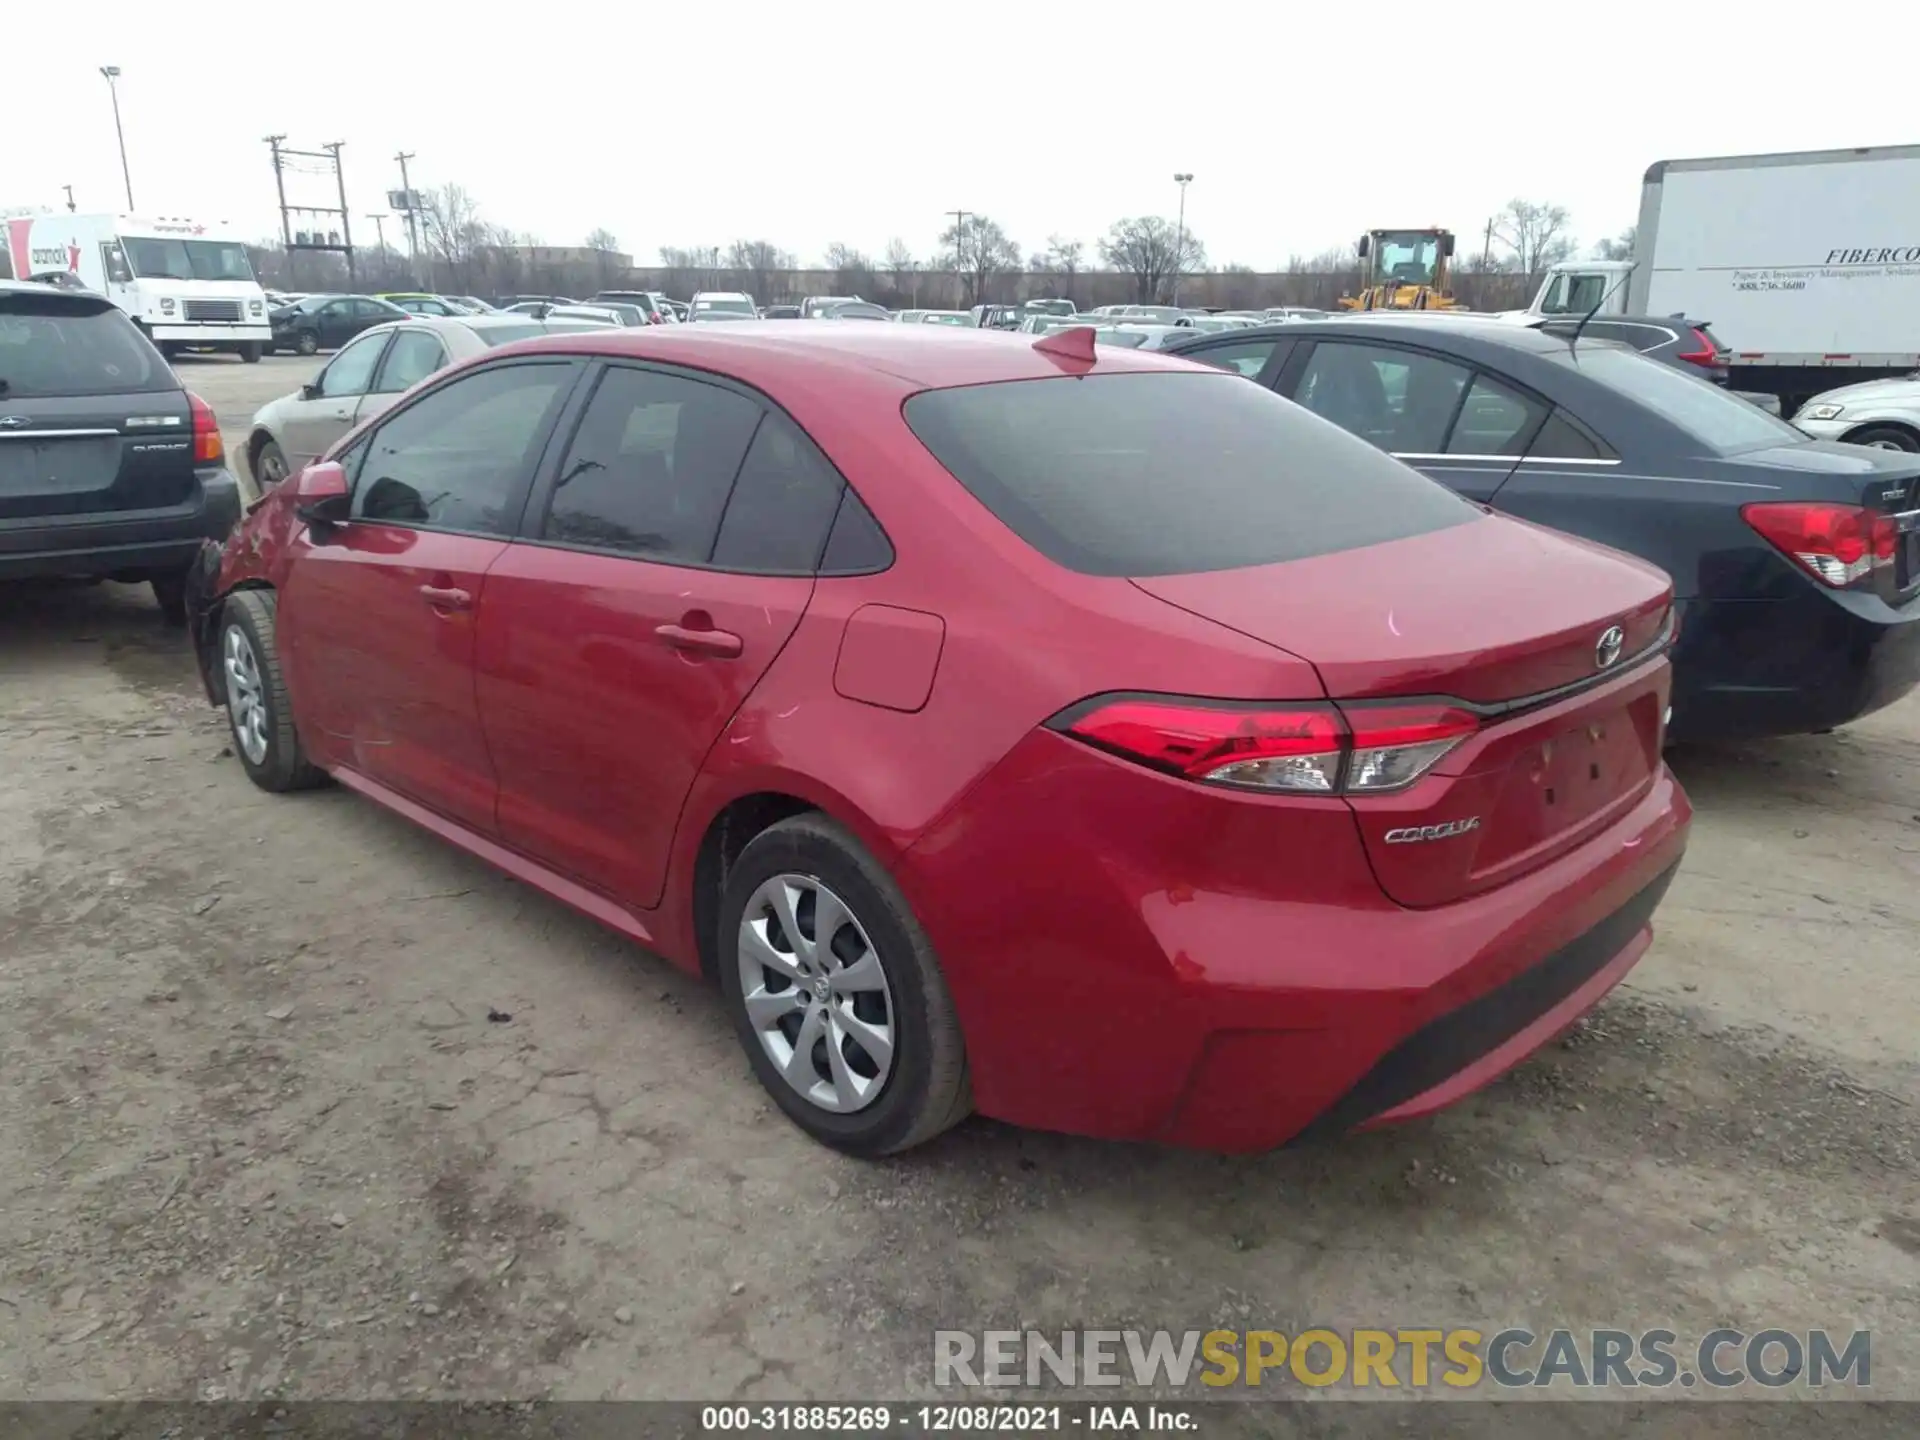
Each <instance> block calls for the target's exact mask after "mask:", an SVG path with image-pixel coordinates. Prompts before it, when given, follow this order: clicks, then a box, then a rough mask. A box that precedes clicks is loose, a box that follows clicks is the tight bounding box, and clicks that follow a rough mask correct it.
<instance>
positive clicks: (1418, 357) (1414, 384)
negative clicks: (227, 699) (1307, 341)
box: [1293, 341, 1468, 455]
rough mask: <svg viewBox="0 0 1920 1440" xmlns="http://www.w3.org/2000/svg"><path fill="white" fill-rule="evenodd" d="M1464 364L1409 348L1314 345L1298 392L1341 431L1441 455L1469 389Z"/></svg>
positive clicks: (1405, 450) (1401, 449)
mask: <svg viewBox="0 0 1920 1440" xmlns="http://www.w3.org/2000/svg"><path fill="white" fill-rule="evenodd" d="M1467 379H1468V373H1467V370H1466V369H1465V367H1463V366H1460V365H1455V364H1452V363H1451V362H1449V361H1446V360H1441V359H1437V358H1436V357H1434V356H1431V355H1422V354H1419V353H1417V352H1415V351H1411V350H1396V349H1392V348H1389V347H1388V346H1384V345H1355V344H1349V343H1347V342H1345V341H1335V342H1323V343H1321V344H1319V345H1316V346H1315V347H1314V350H1313V355H1312V357H1311V358H1310V359H1309V360H1308V362H1307V367H1306V369H1305V371H1303V372H1302V374H1301V376H1300V383H1299V384H1298V385H1297V386H1296V387H1295V389H1294V395H1293V398H1294V399H1295V400H1296V401H1297V402H1298V403H1300V404H1302V405H1304V406H1306V407H1307V409H1309V410H1311V411H1313V413H1314V414H1316V415H1319V416H1322V417H1323V418H1325V419H1328V420H1331V421H1333V423H1334V424H1336V425H1338V426H1339V427H1340V428H1341V429H1342V430H1346V431H1348V432H1350V433H1351V434H1354V435H1358V436H1360V437H1361V438H1362V439H1363V440H1371V441H1372V442H1373V443H1374V444H1376V445H1378V446H1379V447H1380V448H1381V449H1382V450H1390V451H1393V452H1394V453H1396V454H1400V455H1437V454H1439V453H1440V452H1441V450H1442V449H1443V448H1444V447H1445V445H1446V440H1447V430H1448V427H1449V426H1450V425H1451V424H1452V423H1453V415H1454V411H1455V409H1456V408H1457V407H1458V406H1459V404H1460V392H1461V391H1462V390H1464V389H1465V388H1466V385H1467Z"/></svg>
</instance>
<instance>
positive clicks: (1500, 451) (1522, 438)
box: [1447, 375, 1547, 456]
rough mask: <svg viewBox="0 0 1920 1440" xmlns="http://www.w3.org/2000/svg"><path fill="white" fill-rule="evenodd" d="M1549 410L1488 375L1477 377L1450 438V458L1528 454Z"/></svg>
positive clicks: (1448, 444) (1461, 406)
mask: <svg viewBox="0 0 1920 1440" xmlns="http://www.w3.org/2000/svg"><path fill="white" fill-rule="evenodd" d="M1546 413H1547V407H1546V406H1545V405H1543V404H1541V403H1540V402H1539V401H1538V400H1530V399H1528V398H1527V397H1526V396H1524V395H1521V394H1520V393H1519V392H1518V391H1516V390H1511V389H1509V388H1508V387H1507V386H1505V385H1502V384H1501V383H1500V382H1499V381H1498V380H1495V379H1493V378H1492V377H1491V376H1488V375H1476V376H1474V377H1473V383H1472V384H1471V385H1469V386H1468V387H1467V398H1466V399H1465V400H1464V401H1463V402H1461V405H1460V418H1459V419H1457V420H1455V421H1454V422H1453V433H1452V434H1451V435H1449V436H1448V437H1447V453H1448V454H1449V455H1501V456H1506V455H1524V454H1526V453H1527V441H1528V440H1529V439H1531V438H1532V436H1533V432H1534V431H1535V430H1538V429H1539V428H1540V422H1541V421H1542V420H1543V419H1545V418H1546Z"/></svg>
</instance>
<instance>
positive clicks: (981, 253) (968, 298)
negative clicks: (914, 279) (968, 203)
mask: <svg viewBox="0 0 1920 1440" xmlns="http://www.w3.org/2000/svg"><path fill="white" fill-rule="evenodd" d="M940 247H941V254H940V264H941V266H942V267H943V268H945V269H948V270H952V271H953V272H954V273H955V274H957V275H958V276H959V277H960V287H961V290H962V292H963V295H962V299H963V301H964V303H965V304H967V305H978V304H981V303H982V302H983V301H984V300H985V298H986V294H987V291H988V289H989V288H991V286H992V284H993V281H994V279H995V277H997V276H1000V275H1004V274H1006V273H1007V272H1008V271H1010V270H1017V269H1019V268H1020V247H1019V246H1018V245H1016V244H1014V242H1013V241H1011V240H1009V239H1008V238H1007V232H1006V231H1004V230H1002V229H1001V228H1000V226H999V225H998V224H997V223H996V222H994V221H992V220H989V219H988V218H987V217H986V216H984V215H963V216H962V217H961V218H960V219H958V220H956V221H954V223H953V224H951V225H949V226H948V227H947V228H946V230H945V232H944V233H943V234H942V235H941V236H940Z"/></svg>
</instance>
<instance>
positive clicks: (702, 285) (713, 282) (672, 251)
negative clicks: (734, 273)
mask: <svg viewBox="0 0 1920 1440" xmlns="http://www.w3.org/2000/svg"><path fill="white" fill-rule="evenodd" d="M720 262H721V255H720V247H719V246H718V245H695V246H691V247H689V248H685V249H682V248H681V247H679V246H676V245H662V246H661V247H660V263H661V265H662V266H664V267H665V269H666V272H667V275H666V288H667V289H669V290H673V291H677V292H678V293H680V294H682V295H688V294H693V293H695V292H697V291H701V290H717V289H719V288H720V283H719V282H720V277H721V275H722V273H723V272H724V271H725V269H726V267H725V266H724V265H722V264H721V263H720Z"/></svg>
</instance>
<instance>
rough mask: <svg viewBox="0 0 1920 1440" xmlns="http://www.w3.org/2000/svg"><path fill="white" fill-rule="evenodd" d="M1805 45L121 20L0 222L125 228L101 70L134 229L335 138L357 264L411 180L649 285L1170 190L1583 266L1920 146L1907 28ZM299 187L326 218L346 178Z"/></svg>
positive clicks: (1454, 31)
mask: <svg viewBox="0 0 1920 1440" xmlns="http://www.w3.org/2000/svg"><path fill="white" fill-rule="evenodd" d="M1814 13H1815V12H1803V11H1797V10H1793V9H1784V10H1772V11H1770V10H1768V9H1766V8H1765V7H1760V8H1758V9H1755V8H1751V7H1749V8H1747V9H1745V10H1738V9H1729V8H1727V7H1721V6H1714V7H1708V6H1705V5H1697V6H1696V5H1688V4H1684V3H1673V0H1668V3H1666V4H1661V5H1641V4H1637V3H1627V4H1618V3H1616V4H1608V5H1599V6H1582V7H1580V8H1578V9H1573V8H1565V9H1563V8H1561V7H1558V6H1542V5H1519V4H1504V3H1495V0H1482V3H1479V4H1476V5H1474V6H1471V7H1462V6H1444V7H1443V6H1440V5H1435V4H1422V5H1411V4H1409V5H1401V4H1395V3H1390V0H1374V3H1368V4H1363V5H1353V6H1345V5H1335V6H1325V7H1321V6H1313V7H1309V6H1308V5H1307V4H1305V3H1300V0H1295V3H1290V4H1285V5H1280V4H1273V3H1267V4H1245V5H1243V4H1239V3H1228V0H1194V3H1190V4H1187V5H1169V4H1165V3H1154V4H1150V5H1149V4H1140V3H1134V0H1119V3H1113V0H1109V3H1105V4H1091V3H1080V0H1052V3H1048V4H1044V5H1041V4H1030V5H1026V6H1012V5H998V4H993V3H977V4H961V5H953V4H941V5H938V6H935V5H932V4H928V3H925V0H919V3H916V0H899V3H895V4H891V5H868V4H860V5H855V4H843V5H835V4H813V5H796V4H783V5H778V6H776V5H772V4H766V3H755V0H732V3H729V4H727V5H724V6H720V7H714V6H711V5H699V6H696V5H692V4H687V5H666V4H662V3H659V0H653V3H641V4H597V5H591V6H588V5H570V4H567V3H564V0H555V3H548V4H545V5H541V6H507V5H481V6H467V7H453V6H442V7H434V9H433V10H432V11H429V10H428V8H427V7H425V6H422V5H418V4H402V3H397V0H389V3H388V4H386V5H371V4H365V3H361V0H325V3H301V4H291V5H257V4H254V5H244V6H243V5H237V4H226V3H210V0H193V3H190V4H189V5H187V6H186V7H184V8H180V7H174V8H171V9H168V8H161V9H156V8H154V7H152V6H146V5H143V6H133V5H129V4H118V3H114V0H109V3H108V6H107V8H106V10H105V11H100V10H98V9H96V10H93V11H89V12H87V15H88V17H90V18H87V19H85V20H82V21H76V22H75V23H74V24H73V25H71V26H56V27H55V28H56V30H57V31H58V43H56V44H51V45H48V46H45V47H41V46H39V45H37V44H36V45H32V46H29V45H27V44H25V43H21V44H18V45H8V46H4V47H0V93H4V95H5V97H6V106H5V112H4V118H0V137H4V139H3V140H0V144H3V145H4V150H3V151H0V153H3V154H4V163H0V205H6V206H13V207H32V206H41V205H54V206H57V205H62V204H64V193H63V191H62V189H61V187H62V186H63V185H67V184H71V185H72V186H73V189H74V196H75V199H76V200H77V201H78V203H79V207H80V208H81V209H82V210H116V209H121V208H124V204H123V202H124V193H123V189H122V185H121V177H120V165H119V158H118V152H117V150H116V148H115V141H114V128H113V111H112V108H111V104H110V101H109V96H108V87H107V82H106V81H105V80H104V79H102V78H101V76H100V75H99V73H98V66H100V65H103V64H115V65H119V66H120V67H121V68H122V71H123V74H122V76H121V78H120V80H119V82H118V83H119V92H120V105H121V112H122V116H123V118H124V121H125V125H126V135H127V151H128V156H129V161H130V164H131V168H132V179H133V192H134V199H135V201H136V202H137V210H138V212H139V213H141V214H163V215H182V216H187V217H190V218H193V219H198V220H209V221H210V220H228V221H231V222H233V223H234V224H236V225H238V226H240V227H241V228H242V229H243V230H244V231H245V232H246V233H247V234H248V235H249V236H256V235H257V236H262V237H264V236H267V235H270V234H273V233H276V232H277V231H278V228H279V222H278V215H277V212H276V209H275V198H274V187H273V172H272V167H271V165H270V164H269V162H268V154H267V147H266V145H265V144H263V143H262V137H264V136H266V135H269V134H273V133H284V134H285V135H286V136H287V139H288V143H289V144H290V145H294V146H297V147H304V148H312V149H317V148H318V147H319V146H320V145H321V144H322V143H323V142H325V141H330V140H343V141H345V142H346V150H345V161H346V179H347V195H348V203H349V206H350V209H351V211H352V215H353V224H354V227H355V236H356V238H360V237H361V236H362V234H363V232H364V238H365V240H367V241H371V240H372V239H373V228H374V227H373V224H372V222H371V221H370V220H368V219H367V218H366V217H367V216H368V215H369V214H370V213H371V212H374V211H384V210H385V209H386V192H387V191H388V190H389V189H390V188H397V187H398V185H399V172H398V168H397V167H396V165H395V164H394V160H393V156H394V154H395V152H396V151H399V150H402V149H405V150H409V151H412V152H414V154H415V156H416V158H415V159H414V161H413V162H412V167H411V168H412V176H413V181H414V184H415V186H416V187H417V188H428V187H432V186H438V185H441V184H444V183H446V182H449V181H451V182H455V183H458V184H460V185H462V186H464V187H465V188H466V189H467V190H468V191H469V192H470V193H471V194H472V195H473V196H474V197H475V199H476V200H477V201H478V202H479V205H480V209H481V212H482V214H483V216H484V217H485V218H486V219H489V220H492V221H495V222H497V223H500V224H504V225H507V226H510V227H511V228H513V229H515V230H521V231H529V232H532V233H533V234H535V235H536V236H538V237H539V238H540V239H541V240H542V241H544V242H546V243H548V244H555V245H570V244H578V243H580V242H581V241H582V240H583V239H584V238H585V236H586V235H587V233H588V232H589V231H590V230H593V229H595V228H596V227H605V228H606V229H608V230H611V231H612V232H613V233H614V234H615V235H616V236H618V237H619V240H620V242H621V248H622V249H624V250H626V251H627V252H628V253H630V254H632V255H633V256H634V257H635V258H636V259H637V260H639V261H640V262H641V263H651V262H654V261H655V260H656V259H657V257H658V250H659V247H660V246H662V245H700V244H718V245H725V244H726V243H728V242H729V241H731V240H735V239H761V238H764V239H768V240H772V241H774V242H775V243H776V244H778V245H780V246H782V247H784V248H786V249H789V250H792V251H795V252H797V253H798V254H799V256H800V258H801V259H802V261H812V260H815V259H817V258H818V257H819V256H820V254H821V253H822V252H823V251H824V250H825V249H826V247H827V246H828V245H829V244H830V243H832V242H834V241H843V242H845V243H847V244H850V245H854V246H857V247H859V248H861V249H864V250H867V251H869V252H870V253H872V254H874V255H876V256H877V255H879V254H880V252H881V251H882V250H883V249H884V248H885V246H886V244H887V242H888V241H889V240H890V239H892V238H894V237H896V236H897V237H899V238H900V239H902V240H904V241H905V242H906V243H907V244H908V245H909V246H910V247H911V248H912V249H913V251H914V253H915V254H916V255H922V256H924V255H926V254H928V253H930V252H931V251H932V250H933V248H934V246H935V240H936V237H937V236H938V234H939V232H940V230H941V228H942V226H943V225H944V224H945V223H946V222H945V220H944V219H943V214H942V212H944V211H949V210H952V209H954V208H956V207H962V208H965V209H967V210H969V211H974V212H978V213H982V214H985V215H988V216H991V217H992V218H993V219H995V220H997V221H999V222H1000V223H1001V224H1002V225H1003V226H1004V227H1005V228H1006V230H1007V232H1008V234H1009V235H1011V236H1012V238H1013V239H1014V240H1016V241H1017V242H1019V243H1020V245H1021V246H1022V247H1023V248H1024V249H1026V250H1032V249H1034V248H1037V247H1040V246H1043V245H1044V244H1045V243H1046V241H1047V238H1048V237H1049V236H1050V235H1061V236H1064V237H1069V238H1077V239H1080V240H1083V241H1085V242H1087V245H1088V253H1089V256H1091V254H1092V251H1093V243H1094V242H1095V241H1097V240H1098V238H1099V237H1100V236H1101V235H1102V234H1103V233H1104V232H1105V231H1106V229H1107V227H1108V226H1109V225H1110V224H1111V223H1112V222H1113V221H1114V220H1115V219H1116V218H1118V217H1120V216H1123V215H1137V214H1143V213H1159V214H1163V215H1166V216H1167V217H1168V218H1170V219H1171V218H1172V217H1173V215H1174V211H1175V206H1176V203H1177V198H1178V197H1177V190H1176V187H1175V185H1174V183H1173V180H1172V176H1173V174H1174V173H1175V171H1191V172H1192V173H1193V175H1194V176H1195V179H1194V181H1193V183H1192V186H1191V187H1190V189H1189V191H1188V194H1187V212H1186V213H1187V222H1188V224H1189V226H1190V227H1191V228H1192V230H1193V231H1194V233H1195V234H1196V235H1198V236H1199V237H1200V239H1201V240H1202V241H1204V242H1205V244H1206V246H1207V251H1208V255H1209V258H1210V259H1212V260H1213V261H1214V262H1216V263H1219V262H1229V261H1232V262H1239V263H1242V264H1247V265H1252V266H1255V267H1257V268H1260V269H1269V268H1274V267H1277V266H1279V265H1281V264H1283V263H1284V262H1285V260H1286V258H1287V257H1288V255H1290V254H1302V255H1306V254H1312V253H1314V252H1316V251H1319V250H1323V249H1325V248H1327V247H1328V246H1331V245H1335V244H1338V243H1341V242H1343V241H1347V240H1350V239H1351V238H1352V237H1354V236H1356V235H1358V234H1359V233H1360V232H1361V231H1363V230H1365V229H1368V228H1371V227H1375V226H1392V225H1442V226H1446V227H1449V228H1451V229H1453V230H1455V231H1456V232H1458V233H1459V234H1460V235H1461V236H1462V248H1463V249H1465V248H1468V246H1469V245H1477V244H1478V242H1479V238H1480V234H1481V227H1482V226H1483V225H1484V223H1485V221H1486V218H1487V216H1488V215H1489V214H1491V213H1492V212H1494V211H1495V210H1497V209H1498V208H1499V207H1500V206H1501V205H1502V204H1503V203H1504V202H1505V201H1507V200H1509V199H1511V198H1513V197H1515V196H1519V197H1523V198H1526V199H1531V200H1540V201H1551V202H1555V203H1558V204H1562V205H1565V206H1566V207H1567V208H1568V209H1569V210H1570V211H1571V212H1572V215H1573V226H1574V231H1575V233H1576V235H1577V236H1578V238H1579V240H1580V242H1581V244H1582V248H1583V250H1584V248H1585V247H1587V246H1589V245H1591V244H1592V242H1594V241H1595V240H1597V239H1600V238H1601V237H1603V236H1607V235H1611V234H1614V233H1616V232H1618V231H1619V230H1620V229H1621V228H1622V227H1623V226H1625V225H1628V224H1631V223H1632V221H1633V220H1634V218H1635V215H1636V213H1637V209H1638V203H1639V187H1640V177H1641V174H1642V172H1643V171H1644V170H1645V169H1646V167H1647V165H1648V164H1649V163H1650V162H1652V161H1654V160H1659V159H1667V158H1677V157H1682V156H1695V155H1721V154H1741V153H1751V152H1756V151H1767V150H1798V149H1820V148H1828V147H1843V146H1853V145H1889V144H1901V143H1910V142H1913V141H1916V140H1920V119H1916V118H1915V111H1914V99H1913V94H1912V91H1913V86H1912V85H1910V84H1907V83H1904V82H1903V81H1901V80H1900V79H1899V78H1898V77H1897V75H1896V74H1895V72H1893V71H1887V70H1884V69H1882V68H1881V67H1879V66H1877V65H1875V64H1873V63H1871V61H1870V60H1869V57H1870V56H1871V55H1873V54H1874V53H1876V50H1877V48H1878V47H1879V46H1881V45H1883V44H1895V45H1896V48H1899V47H1901V46H1904V48H1905V51H1906V53H1908V54H1909V55H1910V54H1911V52H1912V46H1911V45H1910V44H1908V43H1906V42H1908V41H1911V40H1912V39H1914V38H1915V37H1916V35H1920V19H1915V18H1913V13H1914V12H1913V10H1912V6H1911V5H1910V4H1909V5H1907V6H1904V7H1903V6H1897V5H1894V4H1886V5H1878V4H1871V3H1855V4H1853V5H1850V6H1848V7H1846V9H1845V11H1844V18H1842V16H1841V14H1840V12H1835V17H1834V19H1833V21H1832V22H1831V23H1827V22H1822V21H1818V20H1816V19H1814V18H1813V16H1814ZM429 14H434V15H435V16H436V17H437V18H435V19H432V20H429V19H428V18H427V16H428V15H429ZM109 18H111V19H112V21H113V23H105V21H106V20H107V19H109ZM34 28H35V30H36V33H37V32H38V31H40V30H41V29H43V28H44V27H40V26H36V27H34ZM47 33H53V32H47ZM1900 36H1905V37H1906V40H1905V41H1901V40H1899V37H1900ZM1641 57H1645V59H1646V61H1647V64H1646V67H1645V70H1644V74H1643V77H1642V78H1641V79H1639V80H1635V79H1633V78H1632V77H1633V76H1634V75H1635V74H1636V73H1638V70H1639V67H1637V66H1636V63H1635V62H1636V60H1637V59H1639V58H1641ZM1586 66H1592V67H1594V78H1592V79H1591V80H1588V79H1584V78H1582V74H1581V71H1582V68H1583V67H1586ZM1642 87H1644V88H1642ZM1636 92H1638V93H1640V94H1642V95H1645V96H1646V97H1647V98H1645V99H1636V98H1633V97H1634V96H1635V94H1636ZM289 184H290V186H292V187H294V190H295V193H292V194H290V195H289V197H288V198H289V200H290V201H294V202H296V203H297V202H298V201H300V200H302V199H307V198H312V200H313V203H326V204H333V203H336V202H335V201H334V200H333V199H332V198H331V195H330V194H328V193H327V192H328V191H329V190H330V186H331V181H330V179H328V180H326V181H324V182H323V181H321V180H320V179H318V178H317V177H311V176H302V175H297V174H296V175H292V176H290V177H289ZM387 233H388V236H389V239H390V240H391V239H393V238H394V237H395V236H396V235H397V233H398V232H397V230H396V228H395V226H394V225H393V224H392V223H391V222H390V223H389V224H388V226H387ZM1469 237H1470V238H1469ZM1892 238H1893V237H1889V240H1888V243H1892ZM1908 238H1911V237H1908Z"/></svg>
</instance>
